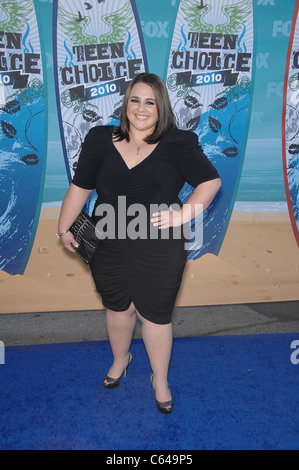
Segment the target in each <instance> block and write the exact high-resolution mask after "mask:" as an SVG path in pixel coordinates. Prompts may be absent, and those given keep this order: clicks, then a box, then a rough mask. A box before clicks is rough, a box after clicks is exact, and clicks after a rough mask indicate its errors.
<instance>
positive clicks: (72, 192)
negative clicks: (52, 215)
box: [58, 184, 93, 252]
mask: <svg viewBox="0 0 299 470" xmlns="http://www.w3.org/2000/svg"><path fill="white" fill-rule="evenodd" d="M92 191H93V190H92V189H91V190H90V189H83V188H79V186H75V185H74V184H71V185H70V187H69V189H68V191H67V193H66V195H65V198H64V200H63V202H62V206H61V211H60V216H59V221H58V232H59V233H63V232H65V231H66V230H68V229H69V228H70V226H71V225H72V223H73V222H74V221H75V219H76V217H77V216H78V215H79V214H80V212H81V210H82V208H83V207H84V204H85V203H86V201H87V199H88V197H89V195H90V194H91V193H92ZM60 239H61V241H62V244H63V246H64V247H65V248H66V249H67V250H69V251H72V252H73V251H75V250H74V248H73V246H72V245H74V246H76V245H77V243H76V241H75V238H74V236H73V235H72V234H71V233H70V232H66V233H65V234H64V235H62V236H61V238H60Z"/></svg>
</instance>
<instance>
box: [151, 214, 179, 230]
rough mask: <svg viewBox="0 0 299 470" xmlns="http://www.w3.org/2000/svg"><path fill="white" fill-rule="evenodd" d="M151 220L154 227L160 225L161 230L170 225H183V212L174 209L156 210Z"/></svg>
mask: <svg viewBox="0 0 299 470" xmlns="http://www.w3.org/2000/svg"><path fill="white" fill-rule="evenodd" d="M151 222H152V223H153V225H154V227H158V228H159V229H161V230H162V229H164V228H169V227H179V226H180V225H182V213H181V211H180V210H179V211H177V210H173V209H170V210H168V211H160V212H155V213H154V214H153V218H152V219H151Z"/></svg>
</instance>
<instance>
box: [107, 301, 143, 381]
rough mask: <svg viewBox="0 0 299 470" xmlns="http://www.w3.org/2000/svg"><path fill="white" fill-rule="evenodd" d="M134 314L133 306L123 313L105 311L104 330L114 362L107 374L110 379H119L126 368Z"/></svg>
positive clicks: (134, 318) (134, 319) (133, 325)
mask: <svg viewBox="0 0 299 470" xmlns="http://www.w3.org/2000/svg"><path fill="white" fill-rule="evenodd" d="M135 312H136V309H135V307H134V305H133V304H131V305H130V307H129V308H128V310H126V311H124V312H114V311H113V310H109V309H107V310H106V328H107V333H108V338H109V342H110V346H111V349H112V353H113V357H114V362H113V364H112V366H111V368H110V370H109V372H108V375H109V377H111V378H117V377H120V376H121V375H122V373H123V371H124V369H125V368H126V366H127V363H128V355H129V348H130V345H131V341H132V336H133V331H134V327H135V322H136V313H135Z"/></svg>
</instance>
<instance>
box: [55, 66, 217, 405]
mask: <svg viewBox="0 0 299 470" xmlns="http://www.w3.org/2000/svg"><path fill="white" fill-rule="evenodd" d="M185 181H187V182H188V183H190V184H191V185H192V186H193V187H194V188H195V189H194V192H193V194H192V195H191V197H190V198H189V199H188V201H187V203H186V204H184V205H182V204H181V203H180V206H179V210H173V208H172V207H171V205H173V204H177V203H178V202H179V199H178V194H179V192H180V190H181V188H182V187H183V185H184V183H185ZM220 186H221V183H220V179H219V176H218V173H217V171H216V170H215V168H214V167H213V166H212V165H211V163H210V162H209V161H208V159H207V158H206V156H205V155H204V154H203V151H202V149H201V148H200V147H199V146H198V139H197V136H196V135H195V134H193V133H192V132H189V131H180V130H178V129H177V128H176V126H175V119H174V115H173V112H172V109H171V104H170V100H169V97H168V93H167V89H166V86H165V84H164V82H163V81H162V80H161V79H160V78H159V77H158V76H157V75H154V74H148V73H142V74H140V75H137V76H136V77H135V78H134V79H133V80H132V81H131V82H130V84H129V86H128V88H127V91H126V94H125V97H124V103H123V108H122V113H121V118H120V125H119V127H118V128H114V127H112V126H98V127H95V128H93V129H91V131H90V132H89V133H88V135H87V137H86V139H85V142H84V144H83V147H82V151H81V155H80V158H79V161H78V167H77V170H76V174H75V176H74V179H73V181H72V184H71V185H70V188H69V190H68V192H67V194H66V196H65V199H64V201H63V204H62V208H61V214H60V218H59V226H58V229H59V232H60V233H61V234H62V236H61V240H62V243H63V245H64V247H65V248H67V249H68V250H70V251H74V249H73V245H74V244H75V240H74V238H73V236H72V234H71V233H70V232H68V228H69V227H70V226H71V224H72V223H73V221H74V220H75V218H76V217H77V215H78V214H79V213H80V211H81V209H82V208H83V206H84V204H85V202H86V200H87V198H88V196H89V195H90V194H91V192H92V191H93V190H94V189H95V188H96V190H97V194H98V195H99V197H98V200H97V203H96V206H95V210H94V214H93V217H94V219H95V221H96V222H97V223H99V224H100V223H101V222H103V220H104V217H103V215H104V213H103V211H102V210H101V208H103V207H105V208H107V204H108V205H109V207H112V208H113V211H115V219H114V221H115V224H116V227H115V229H116V230H114V233H116V236H115V237H114V233H113V234H112V236H110V237H109V236H106V237H105V238H104V239H103V240H102V241H101V242H100V244H99V248H98V250H97V252H96V254H95V256H94V258H93V260H92V263H91V266H90V267H91V272H92V275H93V278H94V281H95V285H96V287H97V290H98V292H99V293H100V294H101V296H102V302H103V305H104V306H105V308H106V325H107V333H108V337H109V341H110V345H111V349H112V352H113V358H114V362H113V364H112V366H111V367H110V369H109V371H108V374H107V375H106V377H105V379H104V386H105V388H114V387H117V386H118V385H119V383H120V379H121V377H122V375H123V373H124V375H125V376H126V372H127V368H128V366H129V364H130V362H131V360H132V355H131V353H130V352H129V348H130V344H131V340H132V335H133V330H134V327H135V321H136V316H137V317H138V318H139V319H140V320H141V322H142V337H143V341H144V344H145V346H146V350H147V353H148V357H149V360H150V364H151V367H152V375H151V376H150V380H151V383H152V387H153V390H154V394H155V398H156V404H157V408H158V410H159V411H160V412H161V413H164V414H168V413H171V411H172V407H173V402H172V397H171V392H170V389H169V386H168V379H167V377H168V368H169V361H170V356H171V350H172V324H171V314H172V311H173V308H174V304H175V300H176V296H177V293H178V289H179V287H180V283H181V278H182V274H183V270H184V267H185V263H186V260H187V252H186V249H185V248H186V246H185V239H184V236H180V237H179V238H178V237H177V235H176V236H174V232H175V230H176V229H177V228H179V227H181V228H183V227H185V225H184V224H188V222H189V221H190V220H191V219H193V218H194V217H196V216H197V215H198V214H199V212H200V211H202V210H204V209H206V208H207V207H208V205H209V204H210V203H211V201H212V200H213V198H214V196H215V194H216V193H217V191H218V190H219V188H220ZM120 196H121V197H122V198H125V202H126V207H128V208H134V207H135V208H136V206H134V204H135V205H136V204H137V203H138V204H139V205H142V207H143V208H144V209H145V213H146V216H145V219H146V220H144V218H143V222H145V226H146V227H143V228H142V233H141V232H139V235H140V233H141V235H142V236H137V237H136V236H132V233H129V230H128V231H127V233H126V234H125V235H124V234H123V230H122V229H121V224H122V222H123V220H124V217H125V224H126V227H128V228H129V225H130V223H132V221H133V222H134V220H133V219H132V214H133V212H134V211H130V210H128V211H127V213H126V214H124V210H123V206H122V208H120V204H119V201H120ZM122 201H123V200H122ZM161 204H164V206H162V210H161V209H160V208H159V205H160V207H161ZM138 207H139V206H138ZM153 207H158V209H156V210H155V211H154V212H153V213H152V212H151V209H152V208H153ZM139 222H140V220H139ZM131 226H132V225H131ZM134 226H135V228H136V224H135V225H134ZM102 228H103V226H102ZM153 228H154V230H156V232H153ZM139 229H140V227H139ZM145 229H146V230H145ZM181 231H182V230H181ZM107 233H108V232H107ZM149 233H150V236H149V235H148V234H149ZM153 234H154V235H153ZM157 234H158V235H157ZM165 234H166V235H167V236H165ZM137 235H138V234H137Z"/></svg>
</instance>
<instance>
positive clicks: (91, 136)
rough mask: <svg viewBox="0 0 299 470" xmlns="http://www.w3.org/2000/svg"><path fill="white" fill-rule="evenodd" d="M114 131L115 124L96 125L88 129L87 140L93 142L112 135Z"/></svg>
mask: <svg viewBox="0 0 299 470" xmlns="http://www.w3.org/2000/svg"><path fill="white" fill-rule="evenodd" d="M112 132H113V126H95V127H92V128H91V129H90V130H89V131H88V133H87V135H86V138H85V141H89V142H91V141H92V142H93V141H94V140H97V139H102V138H105V137H108V136H111V135H112Z"/></svg>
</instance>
